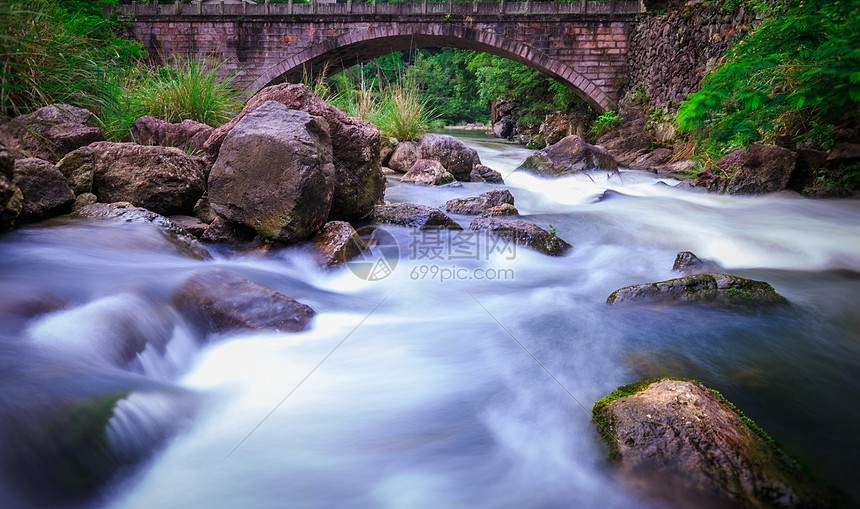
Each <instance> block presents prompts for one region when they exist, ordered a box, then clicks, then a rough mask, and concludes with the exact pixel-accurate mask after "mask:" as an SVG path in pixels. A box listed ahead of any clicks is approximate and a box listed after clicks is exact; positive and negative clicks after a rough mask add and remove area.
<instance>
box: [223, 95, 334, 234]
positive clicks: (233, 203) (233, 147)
mask: <svg viewBox="0 0 860 509" xmlns="http://www.w3.org/2000/svg"><path fill="white" fill-rule="evenodd" d="M334 181H335V170H334V165H333V164H332V145H331V139H330V138H329V134H328V125H327V124H326V122H325V120H323V119H321V118H318V117H314V116H312V115H310V114H308V113H306V112H304V111H298V110H291V109H289V108H287V107H286V106H284V105H283V104H280V103H278V102H275V101H268V102H267V103H266V104H263V105H262V106H260V107H259V108H255V109H254V110H253V111H251V112H250V113H248V114H247V115H244V116H243V117H242V119H241V120H240V121H239V122H237V123H236V124H235V125H234V126H233V128H232V129H231V130H230V132H229V133H228V134H227V136H226V137H225V138H224V141H223V143H222V144H221V149H220V152H219V154H218V159H217V160H216V161H215V165H214V166H213V167H212V171H211V172H210V173H209V191H208V192H209V203H210V205H211V206H212V210H214V211H215V212H216V213H217V214H218V215H219V216H222V217H224V218H226V219H229V220H230V221H234V222H237V223H240V224H243V225H245V226H249V227H251V228H253V229H254V230H255V231H256V232H257V233H258V234H259V235H260V236H262V237H264V238H267V239H272V240H278V241H282V242H292V241H297V240H302V239H306V238H308V237H310V236H312V235H313V234H314V233H316V232H317V231H318V230H319V229H320V228H322V226H323V225H324V224H325V222H326V218H327V217H328V216H329V211H330V209H331V205H332V197H333V195H334V187H335V184H334Z"/></svg>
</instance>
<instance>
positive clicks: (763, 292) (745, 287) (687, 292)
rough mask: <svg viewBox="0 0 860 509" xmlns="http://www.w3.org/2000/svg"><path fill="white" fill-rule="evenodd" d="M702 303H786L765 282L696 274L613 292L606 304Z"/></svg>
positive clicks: (711, 274)
mask: <svg viewBox="0 0 860 509" xmlns="http://www.w3.org/2000/svg"><path fill="white" fill-rule="evenodd" d="M633 302H639V303H662V304H681V303H699V304H713V305H722V306H771V305H782V304H787V303H788V301H787V300H786V299H785V297H783V296H782V295H780V294H778V293H776V290H774V289H773V287H772V286H771V285H770V284H768V283H765V282H764V281H755V280H752V279H746V278H741V277H737V276H730V275H728V274H720V273H708V274H695V275H691V276H685V277H681V278H677V279H670V280H668V281H660V282H658V283H646V284H639V285H632V286H627V287H624V288H620V289H618V290H615V291H614V292H612V294H611V295H610V296H609V298H608V299H606V303H607V304H622V303H633Z"/></svg>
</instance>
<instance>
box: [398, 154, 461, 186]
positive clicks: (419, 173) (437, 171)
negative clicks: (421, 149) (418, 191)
mask: <svg viewBox="0 0 860 509" xmlns="http://www.w3.org/2000/svg"><path fill="white" fill-rule="evenodd" d="M453 180H454V177H453V176H452V175H451V174H450V173H448V171H447V170H445V167H444V166H442V163H440V162H439V161H433V160H432V159H419V160H417V161H415V164H413V165H412V167H411V168H409V171H407V172H406V175H403V177H401V179H400V181H401V182H411V183H413V184H423V185H426V186H436V185H439V184H446V183H448V182H452V181H453Z"/></svg>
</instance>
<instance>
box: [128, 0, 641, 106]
mask: <svg viewBox="0 0 860 509" xmlns="http://www.w3.org/2000/svg"><path fill="white" fill-rule="evenodd" d="M232 1H235V0H232ZM322 1H323V0H312V1H311V2H310V3H301V4H300V3H292V0H290V1H289V2H288V3H277V4H274V3H263V2H262V0H260V2H259V3H256V4H252V3H244V2H243V3H239V2H237V3H230V2H231V0H227V1H226V2H225V1H223V0H221V1H218V2H212V1H211V0H210V1H205V2H195V3H181V2H177V3H176V4H167V5H165V4H162V5H159V4H157V3H156V4H146V5H138V4H136V3H134V2H132V3H131V4H125V5H121V6H120V9H121V11H122V12H123V13H125V14H127V15H129V16H130V17H131V18H132V20H133V25H132V30H133V33H134V36H135V38H136V39H137V40H139V41H140V42H141V43H143V45H144V47H145V48H146V49H147V51H149V52H150V54H152V55H156V56H158V57H159V58H162V59H169V58H170V57H172V56H174V55H192V54H210V55H214V56H215V57H216V58H218V59H219V60H220V61H222V62H224V68H225V69H226V70H228V71H235V72H236V73H237V74H238V75H239V76H240V77H241V79H243V80H244V81H246V82H248V83H249V87H248V92H249V93H251V94H253V93H255V92H257V91H258V90H260V89H261V88H263V87H265V86H268V85H272V84H275V83H281V82H284V81H297V80H298V79H299V78H300V77H301V75H302V72H303V71H305V70H307V71H308V72H310V73H312V75H317V73H319V72H321V71H322V69H324V68H326V67H327V70H328V72H329V73H332V72H337V71H340V70H341V69H343V68H346V67H349V66H352V65H355V64H357V63H359V62H363V61H367V60H371V59H374V58H377V57H379V56H382V55H385V54H388V53H391V52H393V51H401V50H409V49H413V48H423V47H438V46H449V47H455V48H464V49H470V50H475V51H482V52H485V53H490V54H493V55H498V56H501V57H504V58H509V59H511V60H515V61H517V62H520V63H523V64H525V65H527V66H529V67H532V68H534V69H537V70H539V71H541V72H543V73H546V74H548V75H550V76H553V77H555V78H556V79H558V80H559V81H561V82H562V83H564V84H565V85H566V86H568V87H569V88H570V89H572V90H573V91H574V92H575V93H576V94H577V95H578V96H579V97H581V98H582V99H583V100H585V101H586V102H587V103H589V104H590V105H591V106H592V107H594V108H596V109H597V110H598V111H605V110H609V109H614V108H615V106H616V102H617V99H618V90H619V88H620V87H621V86H622V85H623V83H624V80H625V78H626V76H627V50H628V47H629V41H628V38H629V35H630V33H631V31H632V29H633V24H634V23H635V21H636V20H637V19H638V16H639V15H640V13H641V12H642V11H643V8H642V5H641V2H640V1H639V0H604V1H588V0H574V1H558V0H556V1H531V0H526V1H520V2H512V1H504V0H501V1H477V0H475V1H457V2H454V1H452V0H449V1H443V2H438V1H436V2H433V1H430V2H428V1H427V0H423V1H410V2H397V3H377V2H375V1H372V2H359V1H358V0H355V1H353V0H348V1H347V2H346V3H322ZM328 1H331V0H328Z"/></svg>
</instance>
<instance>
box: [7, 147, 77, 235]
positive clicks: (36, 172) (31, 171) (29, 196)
mask: <svg viewBox="0 0 860 509" xmlns="http://www.w3.org/2000/svg"><path fill="white" fill-rule="evenodd" d="M12 183H13V184H15V186H16V187H17V188H18V189H20V190H21V194H22V196H23V207H22V208H21V214H20V216H19V217H18V219H19V220H21V221H38V220H39V219H44V218H46V217H51V216H54V215H57V214H62V213H65V212H68V211H69V210H71V207H72V203H74V202H75V194H74V193H73V192H72V190H71V189H69V186H68V185H67V184H66V178H65V177H63V174H62V173H60V172H59V171H58V170H57V168H55V167H54V165H53V164H51V163H50V162H48V161H45V160H44V159H38V158H35V157H28V158H26V159H18V160H17V161H15V170H14V176H13V179H12Z"/></svg>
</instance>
